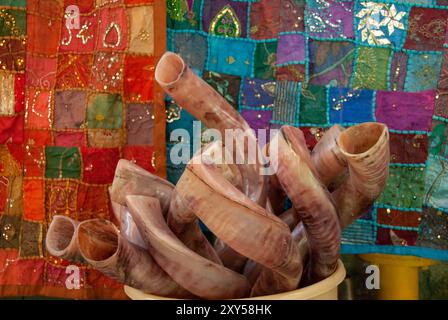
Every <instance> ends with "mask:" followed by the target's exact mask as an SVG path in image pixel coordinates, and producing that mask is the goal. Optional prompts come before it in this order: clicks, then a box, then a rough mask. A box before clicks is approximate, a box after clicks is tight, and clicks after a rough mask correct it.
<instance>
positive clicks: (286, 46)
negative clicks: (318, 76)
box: [277, 34, 306, 64]
mask: <svg viewBox="0 0 448 320" xmlns="http://www.w3.org/2000/svg"><path fill="white" fill-rule="evenodd" d="M305 56H306V54H305V37H304V36H303V35H302V34H283V35H280V37H279V40H278V45H277V64H284V63H287V62H291V61H296V62H297V61H304V60H305Z"/></svg>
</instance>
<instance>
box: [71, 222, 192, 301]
mask: <svg viewBox="0 0 448 320" xmlns="http://www.w3.org/2000/svg"><path fill="white" fill-rule="evenodd" d="M76 238H77V242H78V246H79V252H80V253H81V255H82V257H83V258H84V260H85V261H86V262H87V263H88V264H90V265H91V266H92V267H93V268H95V269H97V270H99V271H101V272H102V273H104V274H105V275H107V276H109V277H111V278H113V279H116V280H117V281H119V282H121V283H124V284H126V285H129V286H132V287H134V288H136V289H140V290H142V291H144V292H148V293H152V294H156V295H160V296H165V297H173V298H187V297H192V295H191V294H190V293H189V292H188V291H186V290H185V289H183V288H182V287H180V286H179V285H178V284H177V283H176V282H174V281H173V279H171V278H170V277H169V276H168V275H167V274H166V273H165V272H164V271H163V270H162V269H161V268H160V267H159V265H158V264H157V263H156V262H155V261H154V259H153V258H152V257H151V256H150V255H149V253H147V252H146V251H145V250H143V249H142V248H140V247H137V246H136V245H133V244H132V243H130V242H128V241H127V240H126V239H125V238H123V237H122V236H121V235H120V232H119V231H118V229H117V228H116V227H115V226H114V225H113V224H112V223H111V222H109V221H107V220H101V219H92V220H86V221H83V222H81V223H80V224H79V226H78V228H77V232H76Z"/></svg>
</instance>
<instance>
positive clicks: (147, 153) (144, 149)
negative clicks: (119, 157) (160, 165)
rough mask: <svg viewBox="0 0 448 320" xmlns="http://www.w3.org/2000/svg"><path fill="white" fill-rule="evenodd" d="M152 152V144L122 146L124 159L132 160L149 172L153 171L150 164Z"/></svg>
mask: <svg viewBox="0 0 448 320" xmlns="http://www.w3.org/2000/svg"><path fill="white" fill-rule="evenodd" d="M153 154H154V147H152V146H126V147H124V148H123V157H124V159H126V160H130V161H132V162H134V163H135V164H137V165H139V166H140V167H142V168H144V169H146V170H147V171H149V172H151V173H155V168H154V167H153V164H152V162H153V161H152V158H153Z"/></svg>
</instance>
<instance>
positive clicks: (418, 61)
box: [405, 53, 443, 92]
mask: <svg viewBox="0 0 448 320" xmlns="http://www.w3.org/2000/svg"><path fill="white" fill-rule="evenodd" d="M442 58H443V56H442V55H441V54H429V53H418V54H410V55H409V63H408V73H407V78H406V84H405V86H406V87H405V88H406V91H411V92H414V91H422V90H427V89H435V88H437V82H438V80H439V74H440V67H441V65H442Z"/></svg>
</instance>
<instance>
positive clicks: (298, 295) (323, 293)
mask: <svg viewBox="0 0 448 320" xmlns="http://www.w3.org/2000/svg"><path fill="white" fill-rule="evenodd" d="M344 279H345V268H344V265H343V263H342V261H341V260H339V261H338V267H337V269H336V271H335V272H334V273H333V274H332V275H331V276H329V277H328V278H326V279H324V280H322V281H320V282H318V283H315V284H313V285H311V286H308V287H305V288H301V289H298V290H294V291H290V292H285V293H279V294H273V295H270V296H262V297H255V298H246V299H241V300H338V286H339V284H340V283H341V282H342V281H344ZM124 291H125V292H126V294H127V295H128V296H129V298H131V299H132V300H176V299H171V298H165V297H159V296H156V295H153V294H148V293H144V292H142V291H140V290H137V289H134V288H131V287H128V286H125V287H124Z"/></svg>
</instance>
